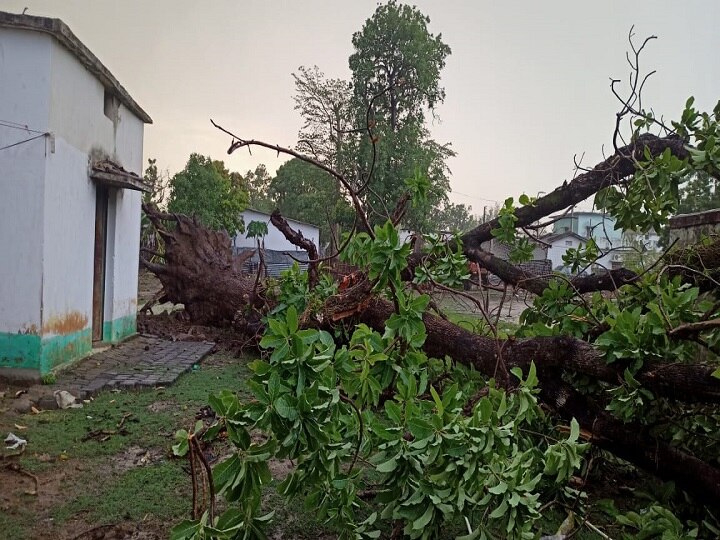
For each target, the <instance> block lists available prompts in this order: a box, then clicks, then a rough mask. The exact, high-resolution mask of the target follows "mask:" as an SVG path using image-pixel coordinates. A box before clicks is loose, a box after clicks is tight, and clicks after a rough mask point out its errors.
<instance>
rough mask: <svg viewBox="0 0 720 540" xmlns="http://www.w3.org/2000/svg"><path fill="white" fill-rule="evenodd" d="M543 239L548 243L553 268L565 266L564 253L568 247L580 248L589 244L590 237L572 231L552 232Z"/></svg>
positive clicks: (557, 268)
mask: <svg viewBox="0 0 720 540" xmlns="http://www.w3.org/2000/svg"><path fill="white" fill-rule="evenodd" d="M542 241H543V242H545V243H546V244H547V250H548V251H547V257H548V259H549V260H550V264H551V266H552V269H553V270H559V269H560V268H561V267H563V266H565V263H564V262H563V255H565V253H567V250H568V249H578V248H580V247H583V246H585V245H586V244H587V241H588V239H587V238H585V237H584V236H580V235H579V234H576V233H574V232H572V231H565V232H559V233H552V234H548V235H546V236H543V238H542Z"/></svg>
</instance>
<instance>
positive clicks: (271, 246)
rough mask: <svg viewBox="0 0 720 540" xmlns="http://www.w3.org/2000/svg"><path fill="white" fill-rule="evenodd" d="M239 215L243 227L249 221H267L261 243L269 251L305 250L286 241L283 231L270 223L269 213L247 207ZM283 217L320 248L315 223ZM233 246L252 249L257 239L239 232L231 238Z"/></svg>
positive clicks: (255, 245)
mask: <svg viewBox="0 0 720 540" xmlns="http://www.w3.org/2000/svg"><path fill="white" fill-rule="evenodd" d="M241 215H242V218H243V221H244V223H245V229H247V226H248V225H249V224H250V222H251V221H260V222H262V223H267V228H268V233H267V235H266V236H265V237H264V238H263V244H264V246H265V249H267V250H271V251H290V252H293V251H302V252H303V253H304V252H305V251H304V250H302V249H300V248H299V247H297V246H296V245H294V244H291V243H290V242H288V241H287V239H286V238H285V236H284V235H283V233H281V232H280V231H279V230H277V229H276V228H275V226H274V225H273V224H272V223H270V214H266V213H265V212H258V211H257V210H251V209H247V210H245V211H244V212H243V213H242V214H241ZM285 219H286V220H287V222H288V223H289V224H290V226H291V227H292V228H293V229H294V230H296V231H299V232H301V233H302V235H303V236H304V237H305V238H307V239H309V240H312V241H313V243H314V244H315V246H316V247H317V248H318V249H320V229H318V228H317V227H316V226H315V225H310V224H309V223H303V222H302V221H297V220H296V219H289V218H285ZM233 247H234V248H236V249H245V248H252V249H254V248H255V247H257V241H256V239H255V238H248V237H247V236H246V233H240V232H239V233H237V234H236V235H235V238H233Z"/></svg>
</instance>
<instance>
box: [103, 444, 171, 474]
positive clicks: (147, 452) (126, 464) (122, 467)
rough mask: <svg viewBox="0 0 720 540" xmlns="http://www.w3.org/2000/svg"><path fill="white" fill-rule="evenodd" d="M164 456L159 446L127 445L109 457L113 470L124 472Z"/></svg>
mask: <svg viewBox="0 0 720 540" xmlns="http://www.w3.org/2000/svg"><path fill="white" fill-rule="evenodd" d="M164 457H165V453H164V452H163V451H162V450H161V449H159V448H150V449H146V448H141V447H139V446H129V447H128V448H126V449H125V450H124V451H123V452H121V453H119V454H115V455H114V456H112V458H111V460H110V461H111V463H112V467H113V470H114V471H116V472H125V471H129V470H130V469H134V468H136V467H144V466H146V465H152V464H153V463H157V462H158V461H160V460H162V459H163V458H164Z"/></svg>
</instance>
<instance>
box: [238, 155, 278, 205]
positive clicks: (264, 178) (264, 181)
mask: <svg viewBox="0 0 720 540" xmlns="http://www.w3.org/2000/svg"><path fill="white" fill-rule="evenodd" d="M271 181H272V176H270V174H269V173H268V171H267V168H266V167H265V165H263V164H262V163H261V164H260V165H258V166H257V167H255V170H254V171H248V172H247V173H245V176H244V177H243V187H244V188H245V189H246V190H247V192H248V206H249V207H250V208H253V209H254V210H258V211H260V212H265V213H270V212H272V211H273V210H274V209H275V201H274V200H273V199H272V197H271V196H270V182H271Z"/></svg>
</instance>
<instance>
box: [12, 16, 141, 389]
mask: <svg viewBox="0 0 720 540" xmlns="http://www.w3.org/2000/svg"><path fill="white" fill-rule="evenodd" d="M151 122H152V120H151V119H150V117H149V116H148V115H147V113H145V111H143V110H142V109H141V108H140V106H139V105H138V104H137V103H136V102H135V101H134V100H133V99H132V98H131V97H130V95H129V94H128V93H127V92H126V90H125V89H124V88H123V87H122V86H121V85H120V83H119V82H118V81H117V79H115V77H113V75H112V74H111V73H110V72H109V71H108V69H107V68H106V67H105V66H103V65H102V63H100V61H99V60H98V59H97V58H96V57H95V55H94V54H93V53H92V52H90V50H88V48H87V47H85V46H84V45H83V44H82V43H81V42H80V40H78V38H77V37H76V36H75V35H74V34H73V33H72V32H71V31H70V29H69V28H68V27H67V26H66V25H65V24H64V23H63V22H62V21H60V20H58V19H49V18H44V17H34V16H29V15H16V14H10V13H5V12H0V253H2V257H1V258H0V276H2V279H0V299H1V301H0V369H1V370H3V371H7V368H12V369H15V370H18V369H25V370H30V374H31V375H33V374H34V375H33V376H37V374H38V373H39V374H44V373H47V372H48V371H50V370H51V369H53V368H54V367H56V366H58V365H60V364H62V363H65V362H67V361H70V360H73V359H75V358H78V357H81V356H83V355H85V354H86V353H87V352H89V351H90V350H91V348H92V343H93V341H101V340H102V341H106V342H116V341H119V340H121V339H123V338H125V337H127V336H129V335H131V334H134V333H135V331H136V312H137V306H136V304H137V274H138V245H139V235H140V203H141V195H142V194H141V192H140V191H139V190H142V189H145V186H144V185H143V184H142V182H141V181H140V176H139V175H140V174H141V172H142V166H143V130H144V124H147V123H151ZM13 373H14V374H19V372H18V371H14V372H12V373H11V375H12V374H13Z"/></svg>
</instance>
